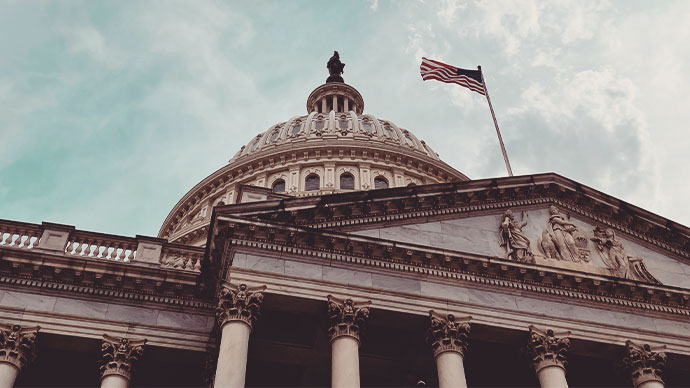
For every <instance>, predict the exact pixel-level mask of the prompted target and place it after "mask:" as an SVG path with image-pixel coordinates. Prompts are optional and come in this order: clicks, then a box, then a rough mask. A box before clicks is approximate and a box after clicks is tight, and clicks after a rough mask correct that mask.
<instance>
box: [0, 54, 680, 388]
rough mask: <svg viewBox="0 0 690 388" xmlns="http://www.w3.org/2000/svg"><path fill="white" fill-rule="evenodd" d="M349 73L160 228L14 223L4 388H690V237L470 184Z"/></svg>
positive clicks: (560, 199)
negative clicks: (132, 232)
mask: <svg viewBox="0 0 690 388" xmlns="http://www.w3.org/2000/svg"><path fill="white" fill-rule="evenodd" d="M343 66H344V65H343V64H342V63H341V62H340V60H339V58H338V57H337V55H334V57H333V58H331V60H330V61H329V63H328V68H329V70H330V76H329V77H328V79H327V82H326V83H324V84H323V85H320V86H318V87H316V89H314V90H313V91H312V92H311V94H309V96H308V97H307V100H306V114H299V115H297V116H294V117H292V118H289V119H287V120H285V121H281V122H279V123H277V124H275V125H273V126H271V127H270V128H268V129H266V130H265V131H263V132H260V133H258V134H256V135H255V136H254V137H253V138H252V139H251V140H250V141H249V142H248V143H247V145H246V146H244V147H242V148H241V149H240V150H239V151H238V152H237V153H236V154H235V155H234V156H233V155H228V157H232V158H231V159H230V161H229V163H228V164H227V165H225V166H222V167H221V168H220V169H218V170H217V171H215V172H213V173H211V174H210V175H209V176H208V177H207V178H205V179H204V180H202V181H201V182H199V183H198V184H197V185H196V186H194V187H193V188H192V189H191V190H189V192H188V193H187V194H186V195H185V196H184V197H183V198H182V199H180V201H179V202H178V203H177V204H176V205H175V206H174V207H173V209H172V210H171V211H170V213H169V215H168V217H167V218H166V219H165V220H163V222H162V226H161V229H160V232H159V234H158V236H156V237H153V236H140V235H136V236H116V235H110V234H104V233H98V232H94V231H87V230H81V229H79V228H78V226H77V227H75V226H71V225H62V224H54V223H48V222H44V223H42V224H31V223H24V222H17V221H12V220H0V271H1V273H0V387H12V386H16V387H30V386H43V387H48V386H50V387H87V386H88V387H93V386H99V385H100V386H103V387H119V388H125V387H128V386H142V387H212V386H215V387H242V386H248V387H293V386H313V387H325V386H333V387H338V388H345V387H359V386H364V387H415V386H430V387H433V386H436V387H441V388H450V387H467V386H469V387H537V386H541V387H543V388H560V387H567V386H572V387H635V388H638V387H640V388H660V387H664V386H668V387H672V386H675V387H688V386H690V229H689V228H687V227H685V226H683V225H679V224H677V223H674V222H672V221H670V220H667V219H665V218H663V217H660V216H658V215H655V214H653V213H650V212H648V211H646V210H644V209H640V208H638V207H636V206H633V205H631V204H628V203H626V202H624V201H622V200H619V199H617V198H614V197H611V196H609V195H607V194H605V193H602V192H600V191H597V190H595V189H593V188H590V187H587V186H585V185H583V184H580V183H578V182H575V181H572V180H570V179H568V178H565V177H562V176H560V175H557V174H553V173H549V174H537V175H524V176H515V177H503V178H495V179H482V180H471V179H469V178H468V177H467V176H465V175H464V174H463V173H462V172H460V171H458V170H456V169H455V168H454V167H452V166H450V165H448V164H446V163H445V162H444V161H443V160H441V159H440V158H439V156H438V155H437V154H436V153H435V152H434V151H433V149H432V146H433V144H427V143H425V142H424V141H423V140H421V139H420V138H418V137H417V136H415V134H414V133H413V132H412V131H411V130H409V129H407V128H404V127H403V126H400V125H398V124H396V123H394V122H392V121H388V120H383V119H380V118H377V117H376V116H374V115H372V114H369V113H368V112H367V113H365V103H364V98H363V96H362V95H361V94H360V93H359V92H358V91H357V89H355V88H354V87H353V86H350V85H349V84H347V83H345V82H344V80H343V78H342V77H341V74H342V72H343V71H342V70H343ZM305 94H306V92H305ZM276 119H279V118H276ZM257 130H258V128H257ZM152 195H155V193H152Z"/></svg>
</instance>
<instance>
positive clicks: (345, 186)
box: [340, 172, 355, 190]
mask: <svg viewBox="0 0 690 388" xmlns="http://www.w3.org/2000/svg"><path fill="white" fill-rule="evenodd" d="M340 188H341V189H342V190H354V189H355V177H354V176H352V174H350V173H349V172H346V173H343V174H340Z"/></svg>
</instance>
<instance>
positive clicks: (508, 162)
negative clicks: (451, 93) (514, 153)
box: [477, 66, 513, 176]
mask: <svg viewBox="0 0 690 388" xmlns="http://www.w3.org/2000/svg"><path fill="white" fill-rule="evenodd" d="M477 68H478V69H479V74H480V75H481V77H482V85H483V86H484V95H485V96H486V101H488V102H489V109H490V110H491V117H493V119H494V126H495V127H496V135H498V143H499V144H500V145H501V152H502V153H503V160H504V161H505V162H506V169H508V176H513V169H511V168H510V161H508V153H507V152H506V147H505V146H504V145H503V138H502V137H501V130H500V129H498V121H496V114H494V107H493V106H491V98H490V97H489V91H488V90H486V81H485V80H484V73H482V67H481V66H477Z"/></svg>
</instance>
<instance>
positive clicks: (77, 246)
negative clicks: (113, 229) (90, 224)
mask: <svg viewBox="0 0 690 388" xmlns="http://www.w3.org/2000/svg"><path fill="white" fill-rule="evenodd" d="M136 249H137V239H135V238H127V237H120V236H112V235H108V234H102V233H93V232H83V231H78V230H75V231H74V232H73V233H72V235H71V236H70V238H69V239H68V240H67V246H66V247H65V253H66V254H67V255H72V256H83V257H90V258H97V259H105V260H113V261H119V262H123V263H128V262H131V261H133V260H134V258H135V255H136Z"/></svg>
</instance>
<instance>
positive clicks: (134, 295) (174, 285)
mask: <svg viewBox="0 0 690 388" xmlns="http://www.w3.org/2000/svg"><path fill="white" fill-rule="evenodd" d="M0 258H1V259H2V260H0V285H8V286H12V287H13V288H17V287H20V288H26V289H36V290H38V291H39V292H50V293H51V294H54V293H64V294H65V295H70V294H72V295H73V294H78V295H82V296H88V297H89V298H92V297H93V296H97V297H103V298H105V299H114V300H119V301H123V302H127V301H137V302H149V303H156V304H162V305H169V306H179V307H186V308H193V309H201V310H208V311H212V309H213V305H212V304H211V303H209V302H208V301H206V300H204V299H200V298H199V297H198V296H197V291H198V288H197V278H198V273H197V272H192V271H184V270H176V269H166V268H161V267H160V265H152V266H149V265H145V264H143V263H136V262H133V263H119V262H109V261H106V260H102V259H90V258H82V257H65V256H61V255H54V254H48V253H44V252H39V251H36V250H21V249H17V248H9V247H0Z"/></svg>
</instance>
